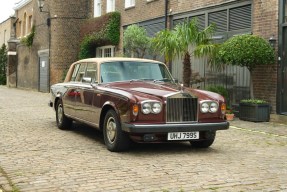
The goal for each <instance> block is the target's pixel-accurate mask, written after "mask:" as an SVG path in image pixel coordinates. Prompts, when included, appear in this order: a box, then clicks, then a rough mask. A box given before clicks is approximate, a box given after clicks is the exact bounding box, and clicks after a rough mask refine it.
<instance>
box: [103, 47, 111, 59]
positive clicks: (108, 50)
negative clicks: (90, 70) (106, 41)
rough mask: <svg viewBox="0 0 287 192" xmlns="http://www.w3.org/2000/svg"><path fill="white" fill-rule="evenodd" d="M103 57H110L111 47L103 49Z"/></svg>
mask: <svg viewBox="0 0 287 192" xmlns="http://www.w3.org/2000/svg"><path fill="white" fill-rule="evenodd" d="M105 57H112V49H111V48H106V49H105Z"/></svg>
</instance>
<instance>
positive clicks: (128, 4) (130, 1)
mask: <svg viewBox="0 0 287 192" xmlns="http://www.w3.org/2000/svg"><path fill="white" fill-rule="evenodd" d="M132 6H135V0H125V8H128V7H132Z"/></svg>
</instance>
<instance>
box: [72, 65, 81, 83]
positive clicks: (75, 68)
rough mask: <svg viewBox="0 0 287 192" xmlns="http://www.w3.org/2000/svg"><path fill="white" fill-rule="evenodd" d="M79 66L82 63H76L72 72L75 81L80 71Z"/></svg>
mask: <svg viewBox="0 0 287 192" xmlns="http://www.w3.org/2000/svg"><path fill="white" fill-rule="evenodd" d="M79 68H80V64H76V65H75V67H74V71H73V74H72V78H71V81H75V79H76V76H77V73H78V71H79Z"/></svg>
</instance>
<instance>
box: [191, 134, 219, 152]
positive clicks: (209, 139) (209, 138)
mask: <svg viewBox="0 0 287 192" xmlns="http://www.w3.org/2000/svg"><path fill="white" fill-rule="evenodd" d="M215 136H216V132H214V131H206V132H204V133H203V138H204V139H203V140H199V141H196V140H194V141H190V144H191V146H192V147H195V148H208V147H210V146H211V145H212V144H213V142H214V140H215Z"/></svg>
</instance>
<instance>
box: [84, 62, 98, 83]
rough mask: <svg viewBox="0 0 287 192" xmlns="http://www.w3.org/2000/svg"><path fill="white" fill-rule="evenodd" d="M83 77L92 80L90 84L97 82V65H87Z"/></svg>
mask: <svg viewBox="0 0 287 192" xmlns="http://www.w3.org/2000/svg"><path fill="white" fill-rule="evenodd" d="M85 77H90V78H92V82H95V81H96V80H97V64H96V63H88V65H87V72H86V75H85Z"/></svg>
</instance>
